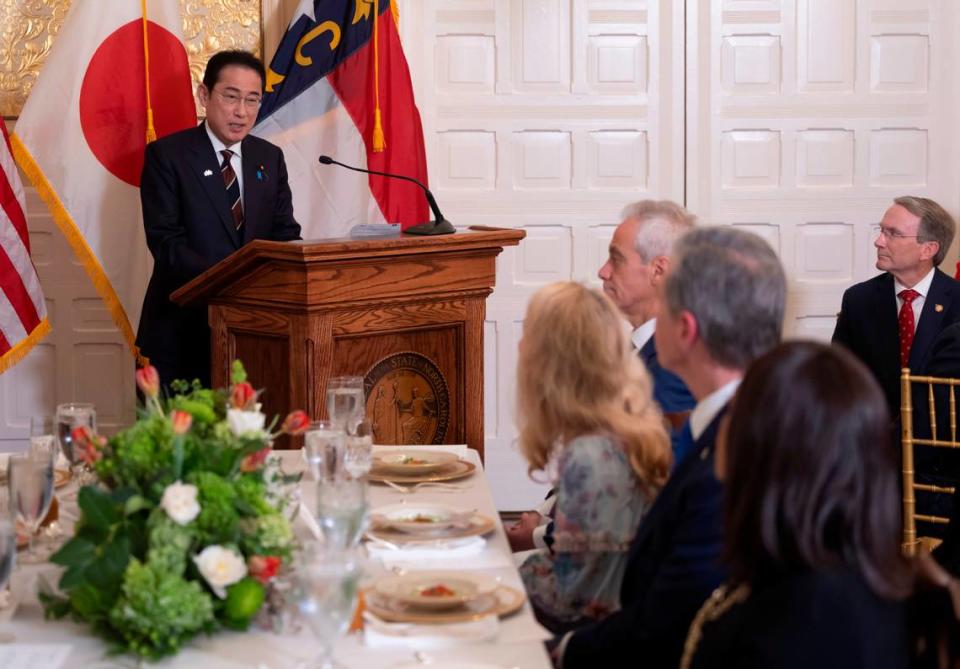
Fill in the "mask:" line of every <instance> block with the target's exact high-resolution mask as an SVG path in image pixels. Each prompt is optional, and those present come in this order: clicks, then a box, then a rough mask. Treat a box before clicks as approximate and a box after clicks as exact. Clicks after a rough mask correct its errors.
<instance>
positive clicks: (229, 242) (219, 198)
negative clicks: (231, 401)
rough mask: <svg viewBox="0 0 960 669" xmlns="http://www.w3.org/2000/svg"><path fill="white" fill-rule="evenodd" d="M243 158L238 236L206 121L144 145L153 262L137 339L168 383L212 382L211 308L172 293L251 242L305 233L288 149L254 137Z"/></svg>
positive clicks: (143, 195) (143, 196)
mask: <svg viewBox="0 0 960 669" xmlns="http://www.w3.org/2000/svg"><path fill="white" fill-rule="evenodd" d="M241 155H242V162H243V211H244V225H243V229H242V233H238V232H237V231H236V230H235V226H234V222H233V216H232V215H231V213H230V208H229V206H228V205H227V195H226V188H225V187H224V184H223V178H222V177H221V175H220V160H219V158H218V156H217V155H216V153H215V152H214V149H213V145H212V144H211V143H210V138H209V137H208V136H207V131H206V128H205V126H204V124H200V125H199V126H197V127H196V128H189V129H187V130H183V131H180V132H177V133H174V134H172V135H168V136H166V137H163V138H162V139H159V140H157V141H155V142H151V143H150V144H149V145H147V150H146V156H145V160H144V164H143V175H142V179H141V184H140V202H141V205H142V207H143V224H144V229H145V230H146V237H147V246H148V247H149V248H150V253H151V254H152V255H153V263H154V264H153V275H152V276H151V277H150V284H149V286H148V287H147V294H146V296H145V297H144V299H143V311H142V313H141V314H140V327H139V330H138V332H137V344H138V346H139V347H140V350H141V353H142V354H143V355H145V356H146V357H148V358H150V360H151V362H152V363H153V364H154V366H156V367H157V370H158V371H159V372H160V378H161V380H162V381H163V382H164V383H169V382H170V381H172V380H174V378H186V379H193V378H199V379H200V380H201V381H203V382H204V383H209V379H210V329H209V326H208V325H207V309H206V306H205V305H200V306H196V307H192V308H186V309H184V308H181V307H178V306H177V305H175V304H173V303H172V302H171V301H170V299H169V295H170V293H171V292H173V291H175V290H176V289H177V288H179V287H181V286H182V285H183V284H185V283H187V282H188V281H190V280H191V279H193V278H194V277H196V276H197V275H199V274H201V273H202V272H204V271H205V270H207V269H209V268H210V267H212V266H213V265H215V264H216V263H218V262H220V261H221V260H223V259H224V258H226V257H227V256H229V255H230V254H231V253H233V252H234V251H236V250H237V249H239V248H240V247H241V246H242V245H244V244H246V243H247V242H250V241H252V240H254V239H272V240H276V241H286V240H291V239H299V238H300V226H299V225H298V224H297V222H296V220H295V219H294V218H293V204H292V202H291V195H290V186H289V185H288V184H287V167H286V164H285V163H284V160H283V152H282V151H281V150H280V149H279V148H278V147H276V146H274V145H273V144H271V143H270V142H267V141H265V140H263V139H260V138H259V137H254V136H252V135H249V136H247V137H246V138H245V139H244V140H243V142H242V144H241Z"/></svg>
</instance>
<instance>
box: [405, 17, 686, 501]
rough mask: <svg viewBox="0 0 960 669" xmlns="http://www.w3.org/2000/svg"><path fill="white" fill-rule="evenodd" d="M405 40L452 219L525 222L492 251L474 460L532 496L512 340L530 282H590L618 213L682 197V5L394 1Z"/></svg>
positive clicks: (514, 492)
mask: <svg viewBox="0 0 960 669" xmlns="http://www.w3.org/2000/svg"><path fill="white" fill-rule="evenodd" d="M400 9H401V11H400V17H401V19H400V24H401V33H402V36H403V42H404V49H405V51H406V54H407V58H408V60H409V61H410V64H411V69H412V71H413V76H414V85H415V88H416V94H417V103H418V106H419V107H420V111H421V113H422V115H423V121H424V132H425V135H426V142H427V156H428V164H429V166H430V183H431V187H432V189H433V190H434V192H435V193H436V195H437V199H438V201H439V202H440V204H441V207H442V208H443V210H444V213H445V215H447V216H448V217H449V218H450V219H451V220H453V221H454V223H456V224H457V225H460V226H465V225H471V224H484V225H500V226H509V227H518V228H523V229H525V230H526V232H527V237H526V239H525V240H524V241H523V242H522V243H521V244H520V246H519V247H518V248H516V249H508V250H506V251H505V252H504V253H503V255H501V256H500V258H499V260H498V264H497V287H496V290H495V292H494V294H493V296H492V297H491V298H490V300H489V301H488V303H487V321H486V329H485V332H484V335H485V345H486V367H485V370H484V379H485V388H484V395H485V420H486V424H485V426H484V430H485V434H486V444H485V449H486V467H487V470H488V472H489V475H490V480H491V481H493V482H494V483H493V485H492V488H493V491H494V495H495V497H496V502H497V504H498V506H499V507H500V508H503V509H524V508H530V507H531V506H532V505H535V504H536V503H537V502H539V501H540V500H541V499H542V497H543V486H537V485H534V484H532V483H531V481H530V479H529V477H528V475H527V467H526V464H525V462H524V461H523V458H522V457H521V456H520V454H519V453H518V451H517V449H516V446H515V437H516V431H515V429H514V424H513V412H514V375H515V369H516V350H517V342H518V340H519V338H520V336H521V333H522V321H523V314H524V309H525V307H526V303H527V300H528V299H529V297H530V295H531V294H532V293H533V292H535V291H536V290H537V289H538V288H540V287H541V286H543V285H545V284H547V283H550V282H553V281H561V280H568V279H575V280H581V281H596V272H597V270H598V269H599V267H600V265H601V264H603V262H604V260H605V258H606V250H607V244H608V243H609V239H610V236H611V234H612V232H613V228H614V227H615V226H616V224H617V223H618V222H619V221H618V218H617V217H618V214H619V211H620V209H621V208H622V207H623V205H624V204H625V203H627V202H630V201H633V200H637V199H639V198H643V197H656V198H673V199H677V200H682V199H683V150H684V149H683V85H684V84H683V82H684V78H683V77H684V75H683V48H682V45H683V4H682V3H681V2H642V1H637V0H407V1H406V2H401V3H400Z"/></svg>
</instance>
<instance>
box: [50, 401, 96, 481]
mask: <svg viewBox="0 0 960 669" xmlns="http://www.w3.org/2000/svg"><path fill="white" fill-rule="evenodd" d="M56 421H57V439H59V441H60V448H61V449H62V450H63V455H64V457H66V458H67V461H68V462H70V471H71V472H72V473H73V475H74V476H76V477H77V478H78V480H79V481H80V483H81V484H83V482H84V480H85V479H86V478H87V477H86V476H85V469H84V464H83V462H82V461H81V460H80V458H79V454H78V453H76V452H75V449H74V444H73V430H74V428H77V427H86V428H88V429H89V430H90V431H91V432H92V433H96V431H97V412H96V410H95V409H94V407H93V405H92V404H90V403H89V402H67V403H65V404H58V405H57V418H56Z"/></svg>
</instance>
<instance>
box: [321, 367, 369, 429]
mask: <svg viewBox="0 0 960 669" xmlns="http://www.w3.org/2000/svg"><path fill="white" fill-rule="evenodd" d="M366 410H367V408H366V405H365V400H364V396H363V377H362V376H334V377H332V378H331V379H330V380H329V381H328V382H327V416H328V417H329V419H330V420H331V421H332V422H333V424H334V425H336V426H337V427H339V428H340V429H341V430H343V431H344V432H352V431H353V429H354V426H355V425H356V424H357V423H359V422H360V421H361V420H363V417H364V415H365V414H366Z"/></svg>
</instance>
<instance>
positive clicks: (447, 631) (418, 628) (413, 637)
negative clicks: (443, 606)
mask: <svg viewBox="0 0 960 669" xmlns="http://www.w3.org/2000/svg"><path fill="white" fill-rule="evenodd" d="M363 618H364V625H363V643H364V644H365V645H367V646H370V647H371V648H380V647H383V646H408V647H410V648H417V649H431V648H448V647H450V646H457V645H460V644H470V643H481V642H484V641H491V640H493V639H495V638H496V637H497V633H498V632H499V630H500V621H499V620H498V619H497V617H496V616H493V615H490V616H484V617H483V618H480V619H479V620H471V621H469V622H463V623H447V624H443V625H418V624H413V623H388V622H385V621H383V620H381V619H380V618H378V617H376V616H375V615H373V614H372V613H370V612H369V611H367V612H366V613H364V614H363Z"/></svg>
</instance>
